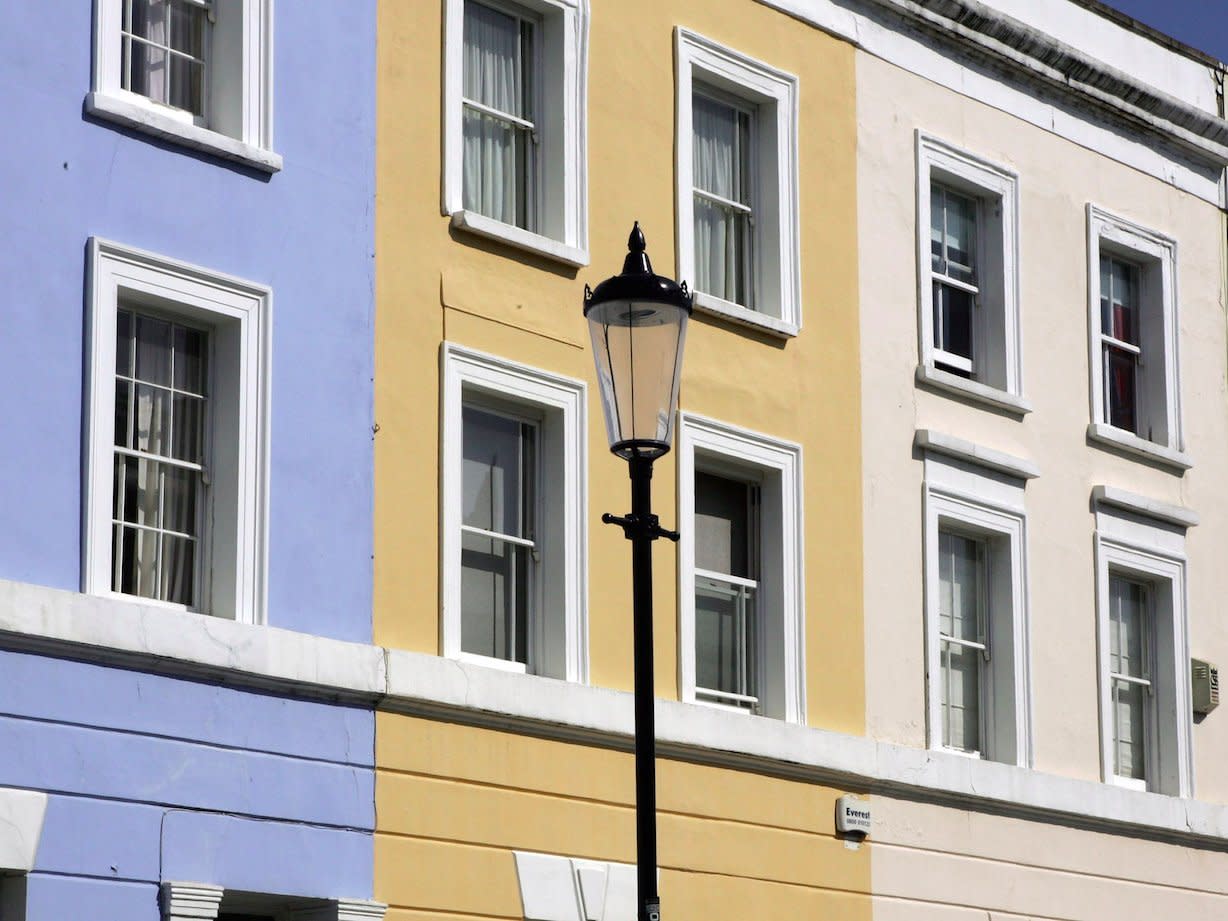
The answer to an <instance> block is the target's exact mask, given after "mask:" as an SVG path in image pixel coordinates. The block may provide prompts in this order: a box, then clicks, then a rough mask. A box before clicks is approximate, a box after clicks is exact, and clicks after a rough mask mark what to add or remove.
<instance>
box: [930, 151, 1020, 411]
mask: <svg viewBox="0 0 1228 921" xmlns="http://www.w3.org/2000/svg"><path fill="white" fill-rule="evenodd" d="M916 157H917V333H918V339H919V341H918V347H919V351H920V357H921V360H920V363H919V367H918V371H917V379H918V381H923V382H924V383H927V384H930V385H932V386H934V387H937V388H938V389H941V390H946V391H948V392H956V393H959V394H961V395H963V396H965V397H967V398H969V399H971V400H974V401H976V402H980V403H984V404H986V405H990V406H994V407H996V408H999V409H1005V410H1007V411H1009V412H1015V413H1020V414H1022V413H1026V412H1028V411H1029V410H1030V409H1031V407H1030V406H1029V405H1028V403H1027V401H1026V400H1025V399H1024V397H1023V389H1024V388H1023V332H1022V328H1023V322H1022V316H1021V314H1022V311H1021V307H1020V298H1019V276H1020V272H1019V227H1020V215H1019V211H1020V195H1019V174H1018V173H1017V172H1015V171H1014V170H1013V169H1010V168H1009V167H1006V166H1002V165H1000V164H997V163H994V162H992V161H991V160H988V159H986V158H984V157H981V156H978V155H977V154H974V153H971V152H969V151H966V150H962V149H960V148H958V147H956V146H955V145H953V144H950V143H948V142H947V141H944V140H942V139H941V138H938V137H935V136H934V135H932V134H929V133H927V132H925V131H922V130H921V129H920V128H918V129H917V130H916ZM936 174H937V176H938V177H939V179H940V181H942V182H945V183H947V184H948V185H950V184H958V185H959V186H960V187H961V188H964V189H966V190H967V191H966V194H969V195H973V196H975V197H976V198H977V200H978V202H979V201H982V200H985V199H989V198H992V199H994V200H996V201H997V202H999V204H1000V209H1001V213H1000V214H999V215H998V217H997V218H996V220H995V221H994V224H995V226H997V227H998V231H999V233H1000V235H1001V249H1000V251H999V250H998V249H997V247H995V248H994V250H993V255H992V257H991V256H989V255H988V253H989V252H990V246H989V243H988V240H987V236H988V233H987V227H986V224H987V223H988V222H987V221H984V220H978V222H977V239H978V245H979V251H980V252H982V253H985V254H986V255H985V256H984V257H983V258H982V261H988V260H990V259H997V260H999V262H998V265H997V269H998V271H997V272H996V273H995V272H991V271H990V270H989V268H987V267H986V266H982V267H981V272H980V274H981V276H982V278H983V279H984V280H983V281H982V283H981V295H980V298H981V303H980V305H979V306H978V307H977V312H978V314H979V316H980V321H979V322H978V323H977V324H976V325H975V327H974V333H975V335H974V340H973V341H974V344H975V347H976V348H977V349H979V350H980V351H981V352H982V353H986V352H990V353H994V354H996V355H997V356H998V357H997V361H998V362H1000V364H1001V367H1002V371H1001V373H1002V376H1003V379H1004V386H1000V387H999V386H994V385H993V384H987V383H985V382H984V381H976V380H966V379H964V378H961V377H959V376H958V375H956V374H950V373H947V372H945V371H944V370H943V369H941V368H938V367H936V366H935V349H934V306H933V300H934V284H933V272H932V270H931V267H930V261H931V260H930V188H931V185H932V183H933V181H934V179H935V176H936ZM985 210H986V209H985V208H983V207H981V208H979V211H980V212H982V213H983V212H984V211H985ZM994 276H997V277H994ZM986 301H987V302H988V303H986ZM990 310H995V311H1000V312H1001V317H1000V319H999V320H998V321H997V322H999V323H1000V324H1001V336H1000V337H993V338H991V337H990V335H989V334H988V331H987V327H988V325H989V323H988V320H987V319H986V317H987V315H988V314H987V312H988V311H990ZM974 354H975V353H974Z"/></svg>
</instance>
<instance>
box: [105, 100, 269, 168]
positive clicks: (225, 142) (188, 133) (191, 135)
mask: <svg viewBox="0 0 1228 921" xmlns="http://www.w3.org/2000/svg"><path fill="white" fill-rule="evenodd" d="M85 111H86V114H88V115H93V116H95V117H96V118H102V119H105V120H107V121H111V122H115V123H117V124H120V125H126V126H127V127H129V128H135V129H136V130H137V131H144V132H145V133H146V134H152V135H154V136H155V137H160V138H165V139H167V140H169V141H172V142H173V143H176V144H182V145H183V146H184V147H190V148H192V149H193V150H199V151H202V152H203V153H208V154H213V155H214V156H217V157H221V158H222V159H224V160H232V161H234V162H235V163H241V164H243V165H244V166H250V167H251V168H252V169H254V170H259V171H260V172H262V173H276V172H278V171H279V170H281V168H282V159H281V154H277V153H274V152H273V151H271V150H265V149H264V148H261V147H256V146H254V145H252V144H247V143H245V142H243V141H240V140H238V139H236V138H232V137H230V136H228V135H225V134H219V133H218V132H216V131H210V130H209V129H208V128H201V127H199V126H197V125H192V124H188V123H187V122H182V121H179V120H178V119H176V118H174V117H172V116H170V115H167V114H164V113H162V112H159V111H158V110H157V109H156V108H155V107H154V106H153V105H152V104H150V105H145V104H142V103H139V102H132V101H130V100H128V99H124V98H122V97H120V96H112V95H110V94H108V93H90V94H89V95H87V96H86V97H85Z"/></svg>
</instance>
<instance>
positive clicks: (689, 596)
mask: <svg viewBox="0 0 1228 921" xmlns="http://www.w3.org/2000/svg"><path fill="white" fill-rule="evenodd" d="M705 461H706V462H707V465H708V466H712V465H717V466H718V469H723V468H725V467H728V468H731V469H732V470H733V471H735V472H737V473H747V474H752V475H755V476H761V477H763V478H764V480H765V483H764V485H763V486H761V489H762V491H763V492H764V493H765V495H764V497H763V500H762V503H761V508H762V509H763V513H762V514H761V516H760V517H761V519H762V520H761V522H760V530H761V532H763V536H762V537H761V539H760V547H761V548H762V549H761V552H763V553H764V554H765V556H766V555H767V548H769V547H773V546H775V547H777V548H778V550H777V552H776V553H775V554H773V555H774V556H775V557H776V559H775V560H774V565H773V566H772V568H773V569H774V570H775V572H773V573H769V572H766V571H765V572H764V573H763V574H762V577H761V589H763V590H765V598H766V599H767V603H765V604H764V609H763V611H762V614H763V617H764V618H765V619H766V618H767V617H777V618H779V621H778V622H777V623H775V624H772V625H770V628H765V629H770V630H771V631H772V633H773V634H774V635H775V643H773V644H772V645H773V646H774V647H777V648H776V653H777V658H776V659H775V661H774V662H768V663H765V664H764V665H763V666H762V667H761V668H760V674H763V673H764V672H765V671H767V670H768V669H771V670H772V671H778V672H779V674H780V679H781V692H780V696H781V698H782V699H781V700H780V701H778V702H777V703H776V709H778V711H779V713H778V715H779V716H780V718H782V719H784V720H785V721H787V722H792V723H804V722H805V721H806V655H805V636H806V597H805V529H804V522H803V517H802V510H803V508H804V494H803V490H802V447H801V445H799V444H795V443H793V442H789V441H783V440H781V439H778V438H773V437H771V436H769V435H763V434H760V433H758V432H753V431H751V430H749V429H744V428H740V427H738V426H734V425H730V424H728V423H725V422H720V421H718V420H715V419H709V418H705V417H703V416H698V415H695V414H694V413H688V412H679V413H678V522H679V530H680V532H681V535H682V536H681V538H680V540H679V542H678V680H679V687H680V688H681V693H682V699H683V700H685V701H687V702H694V701H695V700H696V691H695V534H694V531H695V528H694V518H695V472H696V470H697V469H698V468H702V467H704V466H705ZM769 477H770V478H771V480H772V483H771V486H772V487H773V488H774V489H775V490H776V495H775V496H769V495H766V492H767V483H766V480H767V479H768V478H769ZM769 509H775V511H776V516H777V517H776V520H771V519H770V518H769V512H768V510H769ZM769 528H770V529H772V532H773V533H772V534H770V535H769V534H767V533H766V532H767V531H768V529H769ZM766 568H767V566H766V565H765V570H766ZM777 580H779V584H773V583H774V582H776V581H777ZM761 645H763V646H766V645H767V642H766V641H765V642H764V643H763V644H761ZM761 654H763V655H767V654H768V651H767V650H763V649H761ZM705 706H707V704H705ZM732 715H734V716H744V715H745V714H743V713H736V714H732Z"/></svg>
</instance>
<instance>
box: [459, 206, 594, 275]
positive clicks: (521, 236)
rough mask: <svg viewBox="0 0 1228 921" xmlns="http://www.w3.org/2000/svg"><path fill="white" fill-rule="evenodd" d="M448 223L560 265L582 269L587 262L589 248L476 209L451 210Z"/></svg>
mask: <svg viewBox="0 0 1228 921" xmlns="http://www.w3.org/2000/svg"><path fill="white" fill-rule="evenodd" d="M451 225H452V228H453V229H454V230H463V231H466V232H468V233H472V234H476V235H477V236H479V237H485V238H486V239H488V240H497V241H498V242H500V243H506V244H507V245H508V246H511V247H514V248H515V249H518V250H521V251H522V252H526V253H533V254H534V255H535V256H542V257H544V258H546V259H550V260H553V261H554V262H561V263H562V264H563V265H566V266H570V267H571V268H573V269H579V268H583V267H584V266H586V265H588V250H586V249H579V248H578V247H575V246H568V245H567V244H566V243H560V242H559V241H558V240H552V239H550V237H543V236H542V235H541V234H539V233H533V232H531V231H528V230H524V229H523V228H521V227H513V226H512V225H511V224H505V223H503V222H502V221H496V220H495V219H494V218H490V217H487V216H486V215H484V214H478V213H477V212H476V211H456V212H454V213H453V214H452V221H451Z"/></svg>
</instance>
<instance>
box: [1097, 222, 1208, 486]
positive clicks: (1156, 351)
mask: <svg viewBox="0 0 1228 921" xmlns="http://www.w3.org/2000/svg"><path fill="white" fill-rule="evenodd" d="M1102 252H1104V253H1106V254H1109V255H1112V256H1115V257H1117V258H1119V259H1121V260H1123V261H1126V262H1130V263H1133V264H1134V265H1136V266H1138V269H1139V305H1138V309H1139V327H1140V329H1139V342H1140V348H1141V351H1142V355H1141V361H1140V365H1141V367H1140V369H1139V376H1140V383H1141V387H1140V389H1142V387H1147V388H1149V389H1152V388H1154V387H1155V386H1156V381H1155V378H1154V375H1155V374H1156V368H1155V365H1156V357H1157V355H1158V356H1160V357H1161V358H1162V360H1163V365H1164V367H1163V373H1162V380H1163V387H1164V394H1163V400H1162V401H1159V400H1156V399H1154V398H1151V399H1147V398H1143V397H1140V398H1139V399H1138V400H1137V401H1136V407H1135V416H1136V420H1139V421H1140V422H1141V419H1140V417H1141V416H1142V415H1143V414H1144V413H1145V414H1146V415H1147V417H1148V418H1152V419H1154V418H1156V416H1155V414H1156V413H1160V414H1161V415H1160V417H1159V418H1160V421H1161V422H1162V424H1163V429H1164V431H1163V433H1162V435H1161V437H1160V438H1158V439H1156V440H1151V439H1148V438H1144V437H1142V436H1141V435H1139V434H1137V433H1135V432H1130V431H1127V430H1126V429H1120V428H1116V427H1115V426H1112V425H1110V424H1109V423H1108V421H1107V420H1108V408H1107V406H1106V405H1105V399H1104V386H1105V381H1104V361H1103V357H1102V355H1101V350H1102V345H1101V343H1102V338H1103V336H1104V331H1103V329H1102V328H1101V322H1100V320H1101V317H1100V255H1101V253H1102ZM1157 286H1158V288H1159V290H1158V291H1157V290H1156V288H1157ZM1087 309H1088V330H1089V331H1090V332H1091V335H1090V336H1089V337H1088V369H1089V372H1090V380H1089V388H1090V402H1091V407H1090V408H1091V417H1092V418H1091V423H1090V425H1089V426H1088V429H1087V437H1088V438H1089V439H1090V440H1091V441H1093V442H1096V443H1099V444H1103V445H1106V446H1108V447H1110V448H1113V449H1116V450H1119V451H1122V452H1125V453H1127V454H1132V455H1135V456H1137V457H1142V458H1144V459H1147V460H1151V461H1155V462H1158V463H1161V464H1164V465H1166V466H1169V467H1172V468H1173V469H1176V470H1188V469H1189V468H1190V467H1192V466H1193V461H1192V460H1191V459H1190V457H1189V455H1187V454H1186V453H1185V436H1184V432H1183V427H1182V411H1181V366H1180V357H1181V356H1180V344H1179V336H1178V330H1179V329H1180V326H1179V323H1178V319H1179V318H1178V315H1177V242H1176V241H1175V240H1173V239H1172V238H1171V237H1167V236H1165V235H1164V234H1161V233H1158V232H1156V231H1153V230H1148V229H1147V228H1145V227H1142V226H1140V225H1138V224H1136V223H1134V222H1133V221H1130V220H1127V219H1126V218H1123V217H1118V216H1116V215H1113V214H1110V213H1109V212H1108V211H1105V210H1104V209H1103V208H1100V207H1098V206H1096V205H1094V204H1091V203H1088V205H1087ZM1157 309H1158V310H1159V316H1156V315H1155V312H1156V310H1157ZM1157 339H1160V340H1161V341H1159V342H1157V341H1156V340H1157ZM1149 363H1150V364H1149ZM1159 402H1162V404H1163V405H1162V407H1159V406H1157V405H1156V404H1157V403H1159Z"/></svg>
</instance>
